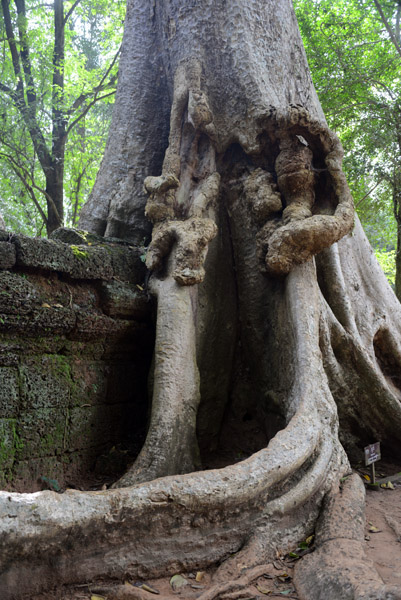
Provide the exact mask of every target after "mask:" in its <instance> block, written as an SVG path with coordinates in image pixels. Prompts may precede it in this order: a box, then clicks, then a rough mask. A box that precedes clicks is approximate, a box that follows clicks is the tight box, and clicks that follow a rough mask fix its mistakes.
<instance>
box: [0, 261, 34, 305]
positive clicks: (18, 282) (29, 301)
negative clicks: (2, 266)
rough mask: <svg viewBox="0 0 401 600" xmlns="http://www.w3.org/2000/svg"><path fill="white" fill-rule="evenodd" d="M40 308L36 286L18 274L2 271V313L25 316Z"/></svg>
mask: <svg viewBox="0 0 401 600" xmlns="http://www.w3.org/2000/svg"><path fill="white" fill-rule="evenodd" d="M37 306H40V294H39V292H38V290H37V289H36V288H35V286H34V285H32V283H31V282H30V281H28V279H26V278H25V277H22V276H21V275H20V274H18V273H8V272H7V271H0V313H3V314H11V315H23V314H26V313H29V312H31V311H32V310H33V309H34V308H35V307H37Z"/></svg>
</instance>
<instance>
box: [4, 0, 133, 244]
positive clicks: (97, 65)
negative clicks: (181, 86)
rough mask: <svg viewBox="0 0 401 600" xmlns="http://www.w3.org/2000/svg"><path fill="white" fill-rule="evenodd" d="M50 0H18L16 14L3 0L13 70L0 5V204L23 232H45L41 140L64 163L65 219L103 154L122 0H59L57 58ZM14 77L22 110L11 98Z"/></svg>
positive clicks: (73, 217)
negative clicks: (16, 60) (60, 47)
mask: <svg viewBox="0 0 401 600" xmlns="http://www.w3.org/2000/svg"><path fill="white" fill-rule="evenodd" d="M5 4H6V3H4V5H5ZM55 4H56V2H55V1H51V2H44V0H25V9H26V14H25V17H23V16H21V15H19V16H18V14H17V10H16V3H15V2H13V1H12V0H11V1H10V2H9V9H10V19H11V24H12V26H13V31H14V36H15V40H14V41H15V47H16V51H17V53H18V54H19V56H20V74H19V76H17V74H16V71H15V65H13V61H12V56H11V49H10V40H9V39H7V35H6V27H5V15H4V6H3V4H2V6H3V9H2V8H1V7H0V50H1V57H2V58H1V61H0V206H1V208H0V211H1V212H2V213H3V217H4V219H5V221H6V224H7V227H9V228H10V229H12V230H14V231H17V232H18V231H19V232H23V233H27V234H29V235H43V234H44V233H45V227H44V225H45V222H46V218H47V214H48V197H47V195H46V193H45V190H46V169H45V168H44V166H43V158H42V157H41V151H40V150H41V148H40V144H41V142H40V139H42V141H43V144H42V146H43V145H45V147H46V151H47V152H48V153H49V154H50V155H51V158H52V161H53V162H52V165H56V166H57V165H58V164H59V163H60V161H61V162H63V165H64V173H62V172H61V176H64V209H65V211H64V212H65V224H66V225H68V226H73V225H75V224H76V222H77V218H78V215H79V209H80V207H81V205H82V204H83V202H84V201H85V199H86V197H87V195H88V193H89V191H90V189H91V188H92V186H93V183H94V179H95V175H96V172H97V170H98V167H99V164H100V160H101V158H102V155H103V150H104V145H105V141H106V136H107V131H108V126H109V123H110V118H111V109H112V104H113V101H114V92H115V85H116V77H117V69H118V53H119V47H120V44H121V39H122V32H123V21H124V13H125V0H114V2H112V3H111V2H106V1H105V0H81V1H80V2H78V3H77V2H72V1H71V0H70V1H66V0H65V1H64V2H63V3H62V4H63V10H64V22H65V26H64V37H65V41H64V58H62V57H61V59H60V60H59V62H58V63H57V60H56V59H57V54H56V52H55V48H56V45H57V43H61V42H60V40H61V38H60V39H59V42H57V35H56V31H55V18H54V10H53V9H54V6H55ZM26 49H27V50H28V54H29V64H30V69H31V77H30V76H29V70H26V69H25V67H24V64H25V63H24V56H25V54H24V50H25V51H26ZM25 62H26V61H25ZM57 76H60V77H61V80H60V77H59V79H58V80H57ZM55 77H56V79H55ZM19 80H21V82H22V85H23V89H24V107H25V106H26V107H28V109H27V110H25V113H24V110H21V101H20V102H19V104H18V101H16V90H17V89H18V86H19V85H21V84H20V83H19ZM30 94H31V96H30ZM33 96H34V100H32V97H33ZM38 132H39V133H38ZM39 134H40V135H39ZM35 136H36V140H35ZM40 136H42V138H41V137H40ZM61 138H62V139H61ZM38 140H39V142H38ZM38 144H39V148H38ZM48 193H49V191H47V194H48Z"/></svg>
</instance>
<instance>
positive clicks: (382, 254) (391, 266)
mask: <svg viewBox="0 0 401 600" xmlns="http://www.w3.org/2000/svg"><path fill="white" fill-rule="evenodd" d="M375 254H376V258H377V260H378V261H379V263H380V266H381V268H382V269H383V271H384V273H385V275H386V277H387V279H388V280H389V282H390V283H391V285H392V286H394V285H395V250H390V251H387V250H378V249H377V248H376V250H375Z"/></svg>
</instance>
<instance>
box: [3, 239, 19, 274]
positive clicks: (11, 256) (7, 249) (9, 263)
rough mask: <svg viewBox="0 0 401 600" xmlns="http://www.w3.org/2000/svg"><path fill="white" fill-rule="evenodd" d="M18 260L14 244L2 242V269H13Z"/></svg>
mask: <svg viewBox="0 0 401 600" xmlns="http://www.w3.org/2000/svg"><path fill="white" fill-rule="evenodd" d="M16 260H17V254H16V251H15V246H14V244H10V242H1V241H0V269H12V268H13V266H14V265H15V262H16Z"/></svg>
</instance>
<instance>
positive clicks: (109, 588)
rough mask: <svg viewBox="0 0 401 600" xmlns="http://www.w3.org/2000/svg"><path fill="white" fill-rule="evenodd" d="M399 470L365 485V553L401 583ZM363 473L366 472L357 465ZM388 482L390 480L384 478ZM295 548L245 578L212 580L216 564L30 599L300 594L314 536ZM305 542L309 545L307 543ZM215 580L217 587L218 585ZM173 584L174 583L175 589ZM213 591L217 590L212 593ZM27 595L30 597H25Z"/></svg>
mask: <svg viewBox="0 0 401 600" xmlns="http://www.w3.org/2000/svg"><path fill="white" fill-rule="evenodd" d="M400 471H401V469H400V467H399V466H398V467H397V466H396V465H383V466H382V468H380V467H378V468H377V478H378V481H379V484H380V482H383V481H385V482H387V481H388V480H389V476H391V475H395V474H396V473H398V475H397V476H394V477H391V478H390V479H391V484H390V486H389V487H386V488H383V487H378V489H375V490H373V489H367V493H366V531H365V540H366V554H367V556H368V557H369V558H370V559H371V560H373V562H374V563H375V565H376V569H377V570H378V572H379V574H380V575H381V577H382V578H383V580H384V582H385V583H389V584H398V585H401V474H399V472H400ZM359 472H360V474H361V476H363V475H364V474H368V473H369V471H368V470H367V469H361V470H360V471H359ZM386 485H388V484H386ZM300 542H301V544H300V545H299V546H298V548H294V549H293V553H290V554H289V555H288V554H287V555H286V556H280V555H278V556H277V557H276V559H275V560H274V561H273V562H272V563H270V564H268V565H265V566H264V567H259V568H258V569H256V570H254V578H253V581H252V582H250V583H247V582H246V581H245V580H244V578H243V581H242V583H243V585H241V580H239V581H238V580H236V581H237V584H236V585H234V580H232V581H230V580H229V579H227V581H223V582H221V581H220V582H219V583H216V582H215V581H214V580H213V575H214V572H215V569H209V570H208V571H206V572H203V571H198V572H197V571H194V572H192V573H170V574H169V576H168V577H165V578H163V579H155V580H147V581H136V580H128V581H122V582H112V583H110V582H107V583H106V582H100V581H99V582H97V583H96V584H85V585H83V584H82V585H80V586H68V587H61V588H59V589H57V590H51V591H50V590H49V592H47V593H46V594H40V595H36V596H34V597H30V598H29V600H103V599H104V600H129V599H134V600H135V599H139V600H146V599H148V600H152V599H153V598H155V599H156V598H159V599H160V600H165V599H171V600H172V599H173V598H175V599H176V600H192V599H199V600H212V599H213V600H216V599H217V598H218V599H221V600H235V599H236V598H241V599H242V600H256V599H257V600H262V599H263V598H293V599H297V598H298V596H297V594H296V591H295V589H294V586H293V584H292V574H293V568H294V565H295V563H296V561H297V560H299V558H298V557H299V556H301V555H302V554H304V553H306V552H311V551H313V539H308V540H302V541H300ZM308 544H309V545H308ZM216 586H219V587H216ZM174 588H176V589H174ZM216 594H217V595H216ZM26 600H28V598H27V599H26Z"/></svg>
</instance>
